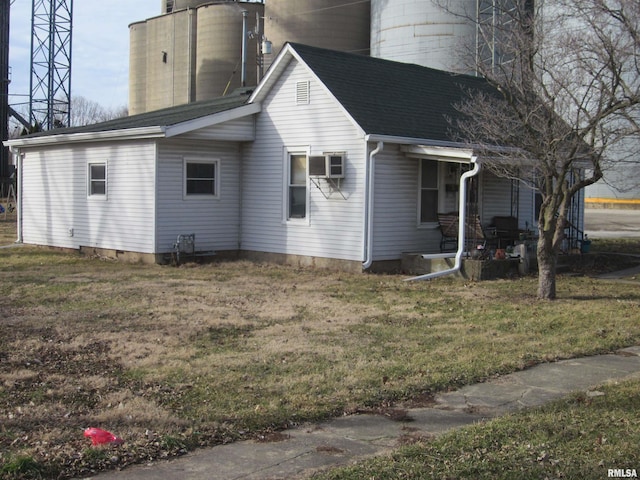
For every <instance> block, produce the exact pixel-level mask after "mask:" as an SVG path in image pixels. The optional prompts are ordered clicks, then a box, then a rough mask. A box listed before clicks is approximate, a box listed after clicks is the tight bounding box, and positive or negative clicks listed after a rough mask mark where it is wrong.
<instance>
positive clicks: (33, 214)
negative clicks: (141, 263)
mask: <svg viewBox="0 0 640 480" xmlns="http://www.w3.org/2000/svg"><path fill="white" fill-rule="evenodd" d="M90 162H106V164H107V195H106V196H105V197H102V198H95V197H89V196H88V195H87V192H88V164H89V163H90ZM22 174H23V177H22V217H23V222H22V234H23V241H24V243H29V244H37V245H49V246H56V247H65V248H79V247H81V246H88V247H99V248H106V249H116V250H126V251H135V252H141V253H152V252H153V245H154V241H153V240H154V239H153V232H154V228H153V227H154V214H155V212H154V188H155V181H154V179H155V147H154V144H153V142H151V141H136V142H118V143H91V144H83V145H66V146H60V147H55V146H54V147H47V148H46V149H35V148H34V149H27V150H25V158H24V163H23V172H22ZM71 230H72V231H73V235H71V233H70V232H71Z"/></svg>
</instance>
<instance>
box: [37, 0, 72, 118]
mask: <svg viewBox="0 0 640 480" xmlns="http://www.w3.org/2000/svg"><path fill="white" fill-rule="evenodd" d="M72 19H73V0H33V3H32V18H31V31H32V37H31V87H30V89H31V91H30V97H29V103H30V107H29V116H30V119H29V120H30V122H31V124H32V125H38V126H39V127H40V128H42V129H43V130H50V129H52V128H56V127H66V126H69V125H70V120H71V30H72V24H73V22H72Z"/></svg>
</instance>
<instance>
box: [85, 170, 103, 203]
mask: <svg viewBox="0 0 640 480" xmlns="http://www.w3.org/2000/svg"><path fill="white" fill-rule="evenodd" d="M87 168H88V175H87V178H88V185H87V187H88V194H89V196H90V197H100V198H104V197H106V195H107V164H106V162H100V163H90V164H89V165H88V166H87Z"/></svg>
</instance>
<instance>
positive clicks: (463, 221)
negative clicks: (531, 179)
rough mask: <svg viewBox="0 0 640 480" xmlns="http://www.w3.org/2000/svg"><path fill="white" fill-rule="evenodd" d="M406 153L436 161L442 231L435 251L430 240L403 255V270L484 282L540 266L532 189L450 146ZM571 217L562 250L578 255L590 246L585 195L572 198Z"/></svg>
mask: <svg viewBox="0 0 640 480" xmlns="http://www.w3.org/2000/svg"><path fill="white" fill-rule="evenodd" d="M403 151H404V153H405V155H407V156H409V157H413V158H418V159H419V160H420V161H423V160H425V159H431V160H437V161H438V164H439V170H438V181H439V184H438V198H437V202H436V203H437V206H438V211H437V212H436V214H435V221H436V224H437V232H438V233H439V235H440V241H439V244H438V248H437V249H436V248H434V246H433V244H432V245H431V246H430V247H428V248H425V249H424V250H422V251H419V252H407V253H404V254H403V257H402V271H403V272H405V273H407V274H410V275H415V276H416V277H413V278H412V279H429V278H434V277H438V276H442V275H447V274H458V275H462V276H463V277H465V278H469V279H473V280H484V279H492V278H503V277H509V276H515V275H526V274H528V273H529V272H530V271H532V270H534V269H535V268H536V265H537V262H536V247H537V240H538V238H537V237H538V230H537V217H538V213H539V206H540V197H539V195H538V194H537V193H536V192H535V190H534V189H532V188H531V187H530V186H529V185H527V184H525V183H524V182H522V181H520V180H518V179H512V178H505V177H500V176H498V175H496V174H494V173H493V172H492V171H491V170H490V169H488V168H486V165H485V163H486V162H487V160H485V159H482V158H477V157H475V156H474V155H473V154H472V153H471V154H469V152H468V151H464V152H463V151H462V150H459V149H451V150H449V151H448V152H447V155H442V153H443V151H444V150H442V149H434V147H426V146H422V145H412V146H405V147H403ZM456 154H458V156H457V157H456ZM523 168H525V167H523ZM421 182H423V183H424V174H423V169H422V168H421ZM421 187H422V185H421ZM581 195H582V194H581ZM432 198H433V197H432ZM568 216H569V218H568V222H567V225H566V228H565V240H564V244H563V247H562V252H563V253H567V254H569V253H580V252H581V251H583V250H584V248H585V246H587V245H588V242H585V237H584V231H583V228H584V227H583V223H584V218H583V216H584V202H583V198H582V197H581V196H580V197H577V198H574V200H573V202H572V204H571V206H570V209H569V212H568Z"/></svg>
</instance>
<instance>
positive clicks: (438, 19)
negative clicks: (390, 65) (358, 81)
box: [371, 0, 478, 73]
mask: <svg viewBox="0 0 640 480" xmlns="http://www.w3.org/2000/svg"><path fill="white" fill-rule="evenodd" d="M448 4H449V5H451V6H452V7H455V8H456V11H455V12H449V11H447V10H446V9H445V8H443V7H441V6H438V5H437V4H436V3H435V2H432V1H430V0H371V55H372V56H374V57H381V58H386V59H389V60H395V61H399V62H406V63H416V64H418V65H423V66H426V67H431V68H436V69H439V70H447V71H452V72H464V73H469V72H471V71H473V69H472V68H470V67H469V65H470V62H469V60H470V58H471V57H470V55H473V52H474V51H475V33H476V30H475V25H474V22H473V21H470V20H469V18H472V19H473V18H475V15H476V11H477V5H478V0H456V1H455V2H448Z"/></svg>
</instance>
